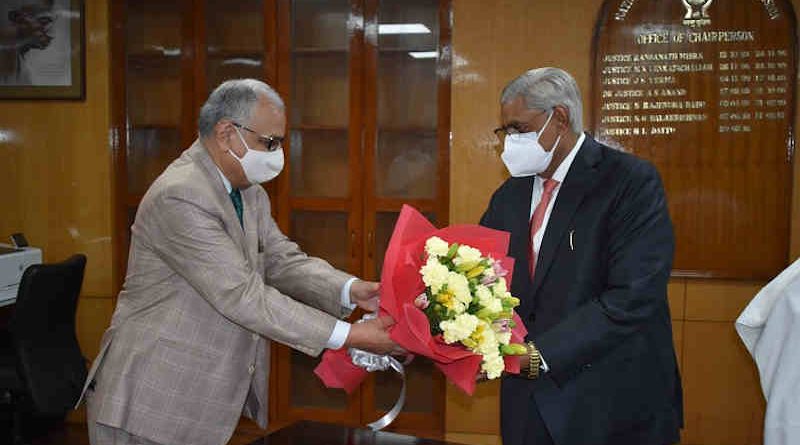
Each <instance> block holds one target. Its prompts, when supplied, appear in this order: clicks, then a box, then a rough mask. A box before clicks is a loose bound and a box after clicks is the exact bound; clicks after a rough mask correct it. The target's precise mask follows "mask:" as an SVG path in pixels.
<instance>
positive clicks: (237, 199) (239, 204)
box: [230, 189, 244, 229]
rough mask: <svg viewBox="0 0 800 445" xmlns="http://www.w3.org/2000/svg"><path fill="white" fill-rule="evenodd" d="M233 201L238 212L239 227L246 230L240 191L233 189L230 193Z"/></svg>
mask: <svg viewBox="0 0 800 445" xmlns="http://www.w3.org/2000/svg"><path fill="white" fill-rule="evenodd" d="M230 197H231V201H233V208H234V209H235V210H236V216H237V217H238V218H239V225H241V226H242V229H244V220H243V219H242V212H243V211H244V204H243V203H242V193H241V192H240V191H239V189H233V190H231V193H230Z"/></svg>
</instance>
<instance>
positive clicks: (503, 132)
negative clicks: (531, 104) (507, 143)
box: [492, 110, 547, 142]
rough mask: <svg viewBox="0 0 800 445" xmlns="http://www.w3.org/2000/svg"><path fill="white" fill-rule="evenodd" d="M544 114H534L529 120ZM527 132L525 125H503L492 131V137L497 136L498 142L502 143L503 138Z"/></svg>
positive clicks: (545, 111)
mask: <svg viewBox="0 0 800 445" xmlns="http://www.w3.org/2000/svg"><path fill="white" fill-rule="evenodd" d="M544 113H547V110H544V111H542V112H541V113H536V114H535V115H534V116H533V117H532V118H531V120H533V119H535V118H536V117H538V116H541V115H542V114H544ZM529 131H530V130H529V129H528V126H527V125H526V124H518V123H513V124H508V125H503V126H502V127H497V128H495V129H494V130H492V132H493V133H494V135H495V136H497V139H500V142H503V140H504V139H505V137H506V136H508V135H511V134H520V133H527V132H529Z"/></svg>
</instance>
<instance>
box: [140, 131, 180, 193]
mask: <svg viewBox="0 0 800 445" xmlns="http://www.w3.org/2000/svg"><path fill="white" fill-rule="evenodd" d="M179 154H180V137H179V134H178V129H177V128H166V127H161V128H158V127H138V128H137V127H134V128H132V129H131V130H130V132H129V138H128V153H127V167H128V191H129V193H131V194H133V195H143V194H144V192H146V191H147V187H149V186H150V184H151V183H152V182H153V181H154V180H155V179H156V178H157V177H158V175H160V174H161V172H163V171H164V169H165V168H166V167H167V165H169V163H170V162H172V161H173V160H174V159H175V158H176V157H178V155H179Z"/></svg>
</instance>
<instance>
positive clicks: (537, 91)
mask: <svg viewBox="0 0 800 445" xmlns="http://www.w3.org/2000/svg"><path fill="white" fill-rule="evenodd" d="M517 97H522V98H523V100H525V105H526V106H527V107H528V108H529V109H537V110H545V111H548V110H552V109H553V107H555V106H556V105H562V106H564V107H566V108H567V111H568V112H569V124H570V128H571V129H572V131H573V132H574V133H575V134H580V133H581V132H583V105H581V93H580V91H578V84H577V83H575V79H573V78H572V76H570V75H569V73H568V72H566V71H564V70H562V69H559V68H550V67H546V68H536V69H532V70H529V71H527V72H525V73H524V74H522V75H521V76H519V77H517V78H516V79H514V80H512V81H511V82H510V83H509V84H508V85H506V87H505V88H503V93H502V95H501V96H500V103H501V104H507V103H509V102H511V101H513V100H515V99H516V98H517Z"/></svg>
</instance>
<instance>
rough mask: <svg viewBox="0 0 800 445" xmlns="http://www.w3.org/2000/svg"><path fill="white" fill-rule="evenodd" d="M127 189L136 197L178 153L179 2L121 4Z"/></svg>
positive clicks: (180, 26)
mask: <svg viewBox="0 0 800 445" xmlns="http://www.w3.org/2000/svg"><path fill="white" fill-rule="evenodd" d="M127 5H128V6H127V7H128V10H127V17H128V26H127V27H126V29H127V41H126V44H127V47H126V51H127V57H126V58H127V65H126V73H127V74H126V76H125V80H126V85H125V92H126V93H125V94H126V106H127V132H126V135H125V136H126V142H127V153H126V157H127V169H128V178H127V179H128V191H129V193H131V194H133V195H134V196H135V195H142V194H144V192H145V191H146V190H147V187H149V186H150V183H152V181H153V180H154V179H155V178H156V177H157V176H158V175H159V174H161V172H162V171H163V170H164V168H165V167H166V166H167V165H168V164H169V163H170V162H171V161H172V160H173V159H175V158H176V157H177V156H178V155H179V154H180V151H181V146H180V125H181V115H182V109H181V104H182V103H183V100H182V97H181V96H182V91H183V88H182V82H181V64H180V63H181V62H180V56H181V45H182V37H181V29H182V23H183V19H184V17H183V14H184V12H183V11H182V9H181V4H180V2H163V1H160V0H143V1H136V2H133V1H131V2H127Z"/></svg>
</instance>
